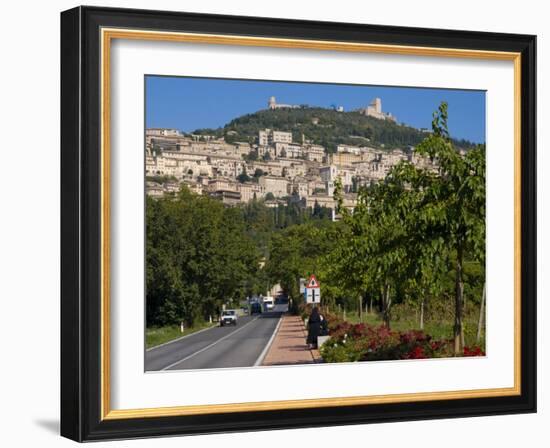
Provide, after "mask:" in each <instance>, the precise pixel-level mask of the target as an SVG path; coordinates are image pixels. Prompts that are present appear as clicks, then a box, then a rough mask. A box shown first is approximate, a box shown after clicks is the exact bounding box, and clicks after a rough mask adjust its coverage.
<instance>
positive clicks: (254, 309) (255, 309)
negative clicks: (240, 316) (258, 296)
mask: <svg viewBox="0 0 550 448" xmlns="http://www.w3.org/2000/svg"><path fill="white" fill-rule="evenodd" d="M261 313H262V305H260V304H259V303H258V302H254V303H253V304H252V305H250V314H251V315H252V314H261Z"/></svg>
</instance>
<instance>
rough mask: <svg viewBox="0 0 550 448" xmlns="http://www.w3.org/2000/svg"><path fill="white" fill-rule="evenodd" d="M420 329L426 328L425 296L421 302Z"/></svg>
mask: <svg viewBox="0 0 550 448" xmlns="http://www.w3.org/2000/svg"><path fill="white" fill-rule="evenodd" d="M420 329H421V330H424V298H422V301H421V302H420Z"/></svg>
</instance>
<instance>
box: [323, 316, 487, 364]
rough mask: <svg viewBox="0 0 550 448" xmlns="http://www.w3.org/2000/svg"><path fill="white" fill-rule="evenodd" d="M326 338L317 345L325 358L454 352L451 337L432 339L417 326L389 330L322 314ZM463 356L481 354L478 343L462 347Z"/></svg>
mask: <svg viewBox="0 0 550 448" xmlns="http://www.w3.org/2000/svg"><path fill="white" fill-rule="evenodd" d="M325 317H326V318H327V320H328V328H329V335H330V339H329V340H328V341H327V342H326V343H325V344H324V345H323V346H322V347H321V356H322V357H323V360H324V361H325V362H355V361H382V360H396V359H425V358H445V357H451V356H454V353H453V344H452V341H451V340H445V339H441V340H434V339H433V338H432V337H431V336H430V335H428V334H426V333H424V332H423V331H420V330H410V331H402V332H399V331H393V330H390V329H388V328H387V327H385V326H383V325H379V326H374V325H368V324H364V323H360V324H351V323H349V322H346V321H344V320H342V319H341V318H339V317H338V316H336V315H334V314H328V315H327V314H325ZM463 356H485V353H484V351H483V350H482V349H481V348H480V347H464V353H463Z"/></svg>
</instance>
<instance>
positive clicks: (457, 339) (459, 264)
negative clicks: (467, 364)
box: [454, 242, 464, 356]
mask: <svg viewBox="0 0 550 448" xmlns="http://www.w3.org/2000/svg"><path fill="white" fill-rule="evenodd" d="M463 251H464V248H463V247H462V242H459V244H458V248H457V253H456V280H455V324H454V352H455V356H456V355H460V354H462V353H463V352H464V328H463V323H462V316H463V313H464V278H463V261H464V255H463Z"/></svg>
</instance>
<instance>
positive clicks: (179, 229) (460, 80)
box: [61, 7, 536, 441]
mask: <svg viewBox="0 0 550 448" xmlns="http://www.w3.org/2000/svg"><path fill="white" fill-rule="evenodd" d="M535 43H536V39H535V36H528V35H512V34H495V33H481V32H472V31H449V30H435V29H418V28H402V27H392V26H372V25H360V24H350V23H324V22H323V23H322V22H311V21H294V20H281V19H267V18H252V17H232V16H218V15H204V14H189V13H175V12H161V11H141V10H122V9H109V8H95V7H79V8H75V9H72V10H69V11H65V12H63V13H62V14H61V62H62V64H61V82H62V84H61V106H62V107H61V109H62V115H61V171H62V179H61V182H62V188H61V204H62V211H61V235H62V247H61V252H62V261H61V271H62V279H61V280H62V291H61V313H62V316H61V317H62V328H61V354H62V359H61V414H62V415H61V433H62V435H63V436H65V437H68V438H71V439H74V440H77V441H91V440H101V439H119V438H137V437H153V436H160V435H184V434H196V433H209V432H230V431H246V430H268V429H278V428H296V427H311V426H327V425H341V424H356V423H370V422H387V421H399V420H413V419H432V418H449V417H463V416H478V415H497V414H509V413H525V412H535V411H536V300H535V299H536V225H535V224H536V208H535V204H536V201H535V197H536V192H535V185H536V182H535V161H536V160H535V155H536V154H535V132H536V129H535V123H536V120H535V89H536V83H535Z"/></svg>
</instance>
